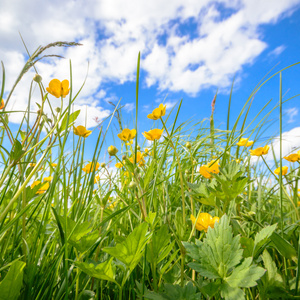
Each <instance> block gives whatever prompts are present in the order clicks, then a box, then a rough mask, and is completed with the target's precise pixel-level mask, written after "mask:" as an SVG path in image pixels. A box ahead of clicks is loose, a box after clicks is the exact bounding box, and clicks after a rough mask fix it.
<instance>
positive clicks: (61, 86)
mask: <svg viewBox="0 0 300 300" xmlns="http://www.w3.org/2000/svg"><path fill="white" fill-rule="evenodd" d="M46 90H47V92H49V93H50V94H51V95H53V96H54V97H56V98H60V97H63V98H64V97H66V96H67V95H68V94H69V91H70V89H69V80H67V79H65V80H63V81H62V82H60V80H58V79H52V80H51V81H50V82H49V87H47V88H46Z"/></svg>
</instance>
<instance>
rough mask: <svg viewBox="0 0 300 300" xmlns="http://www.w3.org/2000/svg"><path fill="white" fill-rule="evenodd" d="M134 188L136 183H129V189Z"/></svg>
mask: <svg viewBox="0 0 300 300" xmlns="http://www.w3.org/2000/svg"><path fill="white" fill-rule="evenodd" d="M135 187H136V183H135V182H134V181H130V183H129V188H131V189H133V188H135Z"/></svg>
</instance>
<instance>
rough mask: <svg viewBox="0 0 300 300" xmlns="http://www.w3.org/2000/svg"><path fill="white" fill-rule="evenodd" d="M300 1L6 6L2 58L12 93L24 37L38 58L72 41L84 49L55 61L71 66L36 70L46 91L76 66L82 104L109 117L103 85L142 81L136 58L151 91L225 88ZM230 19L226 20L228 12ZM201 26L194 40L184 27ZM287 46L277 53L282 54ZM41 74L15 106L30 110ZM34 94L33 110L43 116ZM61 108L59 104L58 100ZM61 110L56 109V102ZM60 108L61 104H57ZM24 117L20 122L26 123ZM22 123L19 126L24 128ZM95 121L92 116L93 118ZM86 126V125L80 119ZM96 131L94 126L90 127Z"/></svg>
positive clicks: (135, 0)
mask: <svg viewBox="0 0 300 300" xmlns="http://www.w3.org/2000/svg"><path fill="white" fill-rule="evenodd" d="M299 3H300V1H299V0H285V1H282V0H270V1H261V0H234V1H229V0H218V1H213V0H203V1H196V0H185V1H183V0H174V1H171V2H166V1H160V0H153V1H146V0H131V1H126V2H124V1H123V0H103V1H97V0H91V1H89V2H88V4H87V2H86V1H84V0H78V1H65V2H61V1H58V0H52V1H49V0H45V1H43V2H42V4H41V2H40V1H38V0H30V1H29V0H24V1H14V0H4V1H2V2H1V11H0V28H1V29H0V40H1V45H0V59H1V60H3V61H4V63H5V67H6V71H7V72H6V75H7V76H6V80H7V82H6V93H7V92H8V91H9V89H10V88H11V86H12V84H13V82H14V81H15V78H16V77H17V75H18V73H19V72H20V70H21V68H22V65H24V62H25V57H26V55H25V51H24V47H23V45H22V43H21V40H20V38H19V34H18V31H19V30H20V31H21V34H22V36H23V37H24V40H25V42H26V44H27V46H28V48H29V51H30V52H31V53H33V51H34V50H35V49H36V48H37V46H38V45H46V44H47V43H50V42H54V41H58V40H62V41H64V40H67V41H79V42H81V43H82V44H83V46H81V47H73V48H67V49H62V48H57V47H56V48H53V49H50V50H48V51H47V53H48V54H49V53H50V54H53V53H56V54H60V55H63V56H65V57H66V58H67V59H65V60H59V59H47V60H44V61H42V62H39V63H37V64H36V67H37V68H38V71H39V72H40V73H41V75H42V77H43V79H44V81H43V82H44V83H45V85H47V84H46V83H47V82H49V81H50V80H51V79H52V78H59V79H61V80H62V79H65V78H69V59H72V69H73V86H74V92H75V91H77V90H78V89H79V88H80V86H81V85H82V83H83V81H84V79H85V76H86V73H87V68H88V63H89V71H88V77H87V81H86V83H85V86H84V88H83V90H82V92H81V94H80V95H79V97H78V99H77V100H76V102H75V105H78V106H80V107H83V106H85V105H87V106H88V107H90V108H91V109H88V113H93V114H94V115H95V114H98V115H99V116H100V118H104V117H105V116H106V115H107V111H106V110H103V109H102V108H101V101H102V99H104V100H105V99H106V100H107V98H108V97H112V96H113V95H112V96H110V95H109V96H108V97H107V90H106V89H105V87H104V83H108V82H110V81H113V82H116V83H119V84H122V83H125V82H127V81H133V80H135V71H136V61H137V54H138V52H139V51H141V54H142V61H141V67H142V68H143V69H144V70H145V71H146V77H145V83H146V84H147V86H153V85H155V86H157V87H158V88H159V89H160V90H169V91H184V92H186V93H189V94H190V95H196V94H197V93H198V92H199V91H200V90H201V89H205V88H208V87H210V86H218V88H220V89H222V88H226V87H228V85H230V83H231V79H232V75H233V74H236V73H239V72H241V71H242V69H243V67H244V66H245V65H247V64H252V63H253V62H254V61H255V59H256V58H257V57H258V56H259V55H260V54H261V53H262V52H263V51H264V50H265V49H266V48H267V47H268V45H267V44H266V42H265V41H264V36H263V34H262V32H261V28H260V26H261V25H262V24H270V23H271V24H272V23H276V22H277V21H278V20H279V19H281V18H284V17H286V16H289V15H290V14H291V13H292V12H293V11H294V10H295V9H296V8H298V7H299ZM224 11H225V12H226V15H225V14H224V13H223V12H224ZM186 24H191V25H192V26H191V27H194V31H193V34H192V33H191V32H190V31H187V32H185V31H184V30H182V28H185V27H184V26H185V25H186ZM282 47H283V46H279V47H278V48H276V49H275V50H273V52H274V54H279V53H280V51H283V50H284V48H282ZM33 75H34V72H33V71H31V72H29V73H28V74H27V76H24V78H23V80H22V82H21V84H20V87H18V88H17V90H16V93H15V95H14V97H13V98H12V99H11V104H10V106H9V107H8V108H12V105H13V103H15V107H16V106H17V108H18V109H25V108H26V106H27V99H28V96H27V95H28V90H29V84H30V81H31V78H32V76H33ZM38 97H39V96H38V94H37V95H34V99H33V101H32V103H33V104H32V106H31V109H36V108H35V104H34V102H35V101H36V100H37V99H38ZM53 103H55V100H53ZM55 105H57V104H56V103H55ZM58 105H59V104H58ZM20 117H21V116H20ZM20 117H18V118H14V120H13V121H15V122H19V121H20ZM87 119H88V120H92V117H90V116H88V118H87ZM81 121H83V120H81ZM88 124H89V126H93V124H94V123H93V122H91V121H88Z"/></svg>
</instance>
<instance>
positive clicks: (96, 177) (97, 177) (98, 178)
mask: <svg viewBox="0 0 300 300" xmlns="http://www.w3.org/2000/svg"><path fill="white" fill-rule="evenodd" d="M99 180H100V176H99V175H97V176H95V179H94V183H97V182H98V181H99Z"/></svg>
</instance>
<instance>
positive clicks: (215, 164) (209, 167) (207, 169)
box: [199, 160, 220, 178]
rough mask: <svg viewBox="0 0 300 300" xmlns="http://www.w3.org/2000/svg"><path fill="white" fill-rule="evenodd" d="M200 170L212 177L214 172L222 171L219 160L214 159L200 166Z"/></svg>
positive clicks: (203, 174) (205, 175) (204, 174)
mask: <svg viewBox="0 0 300 300" xmlns="http://www.w3.org/2000/svg"><path fill="white" fill-rule="evenodd" d="M199 172H200V174H201V175H202V176H204V177H205V178H211V177H212V175H211V174H212V173H213V174H218V173H219V172H220V170H219V160H212V161H211V162H209V163H208V164H206V165H202V166H201V167H200V170H199Z"/></svg>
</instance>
